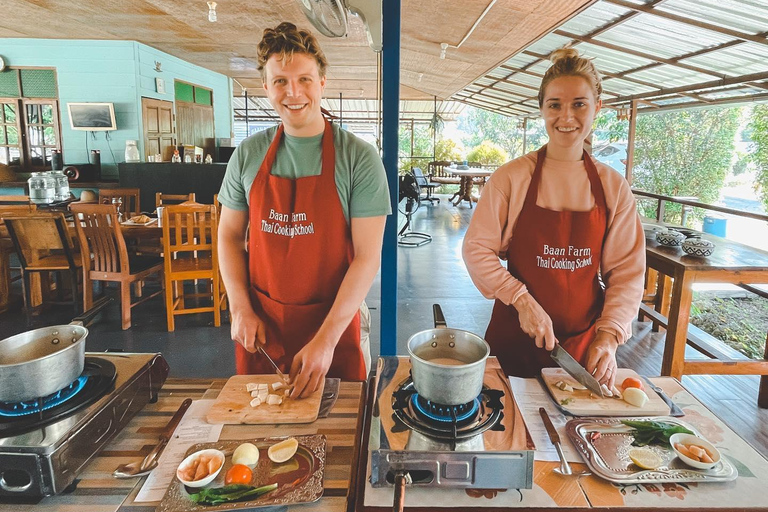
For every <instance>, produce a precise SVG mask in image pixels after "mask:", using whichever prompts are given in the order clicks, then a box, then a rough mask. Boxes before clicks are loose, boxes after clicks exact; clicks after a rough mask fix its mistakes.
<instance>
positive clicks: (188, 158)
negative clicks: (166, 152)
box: [184, 152, 192, 164]
mask: <svg viewBox="0 0 768 512" xmlns="http://www.w3.org/2000/svg"><path fill="white" fill-rule="evenodd" d="M184 163H185V164H191V163H192V155H190V154H189V153H187V152H185V153H184Z"/></svg>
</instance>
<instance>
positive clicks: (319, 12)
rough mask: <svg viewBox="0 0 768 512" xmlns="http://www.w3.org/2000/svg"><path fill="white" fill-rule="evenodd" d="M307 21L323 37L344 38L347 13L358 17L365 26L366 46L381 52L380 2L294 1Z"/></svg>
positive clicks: (340, 0)
mask: <svg viewBox="0 0 768 512" xmlns="http://www.w3.org/2000/svg"><path fill="white" fill-rule="evenodd" d="M296 2H297V3H298V4H299V7H301V10H302V11H304V14H305V15H306V16H307V19H309V21H310V22H311V23H312V25H314V26H315V28H316V29H317V30H318V31H319V32H320V33H321V34H323V35H326V36H328V37H344V36H345V35H347V31H348V30H349V27H348V25H347V16H348V14H347V13H351V14H354V15H356V16H359V17H360V19H362V20H363V23H364V24H365V29H366V33H367V35H368V44H369V45H370V47H371V48H372V49H373V51H375V52H380V51H381V2H382V0H296Z"/></svg>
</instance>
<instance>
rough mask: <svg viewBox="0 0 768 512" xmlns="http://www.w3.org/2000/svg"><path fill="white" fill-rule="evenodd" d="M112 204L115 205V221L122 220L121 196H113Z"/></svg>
mask: <svg viewBox="0 0 768 512" xmlns="http://www.w3.org/2000/svg"><path fill="white" fill-rule="evenodd" d="M112 204H113V205H115V207H117V222H123V198H122V197H113V198H112Z"/></svg>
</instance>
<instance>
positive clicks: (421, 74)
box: [419, 73, 424, 82]
mask: <svg viewBox="0 0 768 512" xmlns="http://www.w3.org/2000/svg"><path fill="white" fill-rule="evenodd" d="M422 78H424V73H419V82H421V79H422Z"/></svg>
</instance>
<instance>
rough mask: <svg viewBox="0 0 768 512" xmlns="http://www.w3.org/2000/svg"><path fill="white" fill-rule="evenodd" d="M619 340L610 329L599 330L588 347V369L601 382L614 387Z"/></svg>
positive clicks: (609, 387)
mask: <svg viewBox="0 0 768 512" xmlns="http://www.w3.org/2000/svg"><path fill="white" fill-rule="evenodd" d="M618 346H619V341H618V340H617V339H616V336H615V335H614V334H612V333H610V332H608V331H597V335H595V339H594V340H593V341H592V343H590V344H589V348H587V371H588V372H590V373H592V375H594V376H595V379H597V381H598V382H599V383H600V384H605V385H606V386H607V387H608V389H613V386H614V384H615V382H616V367H617V365H616V349H617V348H618Z"/></svg>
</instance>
